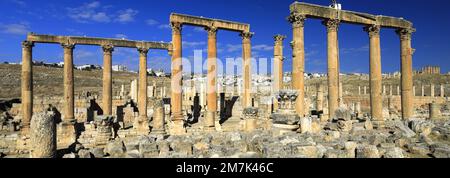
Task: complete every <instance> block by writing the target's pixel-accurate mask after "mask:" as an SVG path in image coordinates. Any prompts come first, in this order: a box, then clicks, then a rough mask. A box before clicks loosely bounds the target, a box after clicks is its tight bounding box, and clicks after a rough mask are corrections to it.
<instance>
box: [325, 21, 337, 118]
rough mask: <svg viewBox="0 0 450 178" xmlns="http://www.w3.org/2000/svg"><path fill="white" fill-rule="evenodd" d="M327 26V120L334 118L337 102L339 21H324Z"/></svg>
mask: <svg viewBox="0 0 450 178" xmlns="http://www.w3.org/2000/svg"><path fill="white" fill-rule="evenodd" d="M324 25H326V26H327V41H328V42H327V44H328V108H329V118H334V116H335V111H336V109H337V108H338V101H339V88H338V86H339V73H338V71H339V70H338V48H337V45H338V41H337V31H338V26H339V20H335V19H329V20H326V21H324Z"/></svg>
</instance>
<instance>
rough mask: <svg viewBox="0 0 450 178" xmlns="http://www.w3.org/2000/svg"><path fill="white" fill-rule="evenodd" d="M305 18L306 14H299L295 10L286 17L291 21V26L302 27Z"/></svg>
mask: <svg viewBox="0 0 450 178" xmlns="http://www.w3.org/2000/svg"><path fill="white" fill-rule="evenodd" d="M305 20H306V15H303V14H299V13H297V12H293V13H291V15H290V16H289V17H288V21H289V22H290V23H292V26H293V27H304V25H305Z"/></svg>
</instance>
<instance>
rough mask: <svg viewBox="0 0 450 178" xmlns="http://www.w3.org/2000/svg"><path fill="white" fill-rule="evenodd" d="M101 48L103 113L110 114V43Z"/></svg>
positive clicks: (111, 48) (111, 50) (112, 49)
mask: <svg viewBox="0 0 450 178" xmlns="http://www.w3.org/2000/svg"><path fill="white" fill-rule="evenodd" d="M102 48H103V115H112V52H113V51H114V47H113V46H112V45H104V46H102Z"/></svg>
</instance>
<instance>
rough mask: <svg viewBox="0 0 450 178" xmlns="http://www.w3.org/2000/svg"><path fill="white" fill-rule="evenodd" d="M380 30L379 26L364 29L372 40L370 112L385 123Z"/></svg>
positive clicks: (374, 118)
mask: <svg viewBox="0 0 450 178" xmlns="http://www.w3.org/2000/svg"><path fill="white" fill-rule="evenodd" d="M380 29H381V28H380V26H379V25H372V26H368V27H365V28H364V30H365V31H366V32H368V33H369V38H370V76H369V77H370V110H371V115H372V120H375V121H383V98H382V95H381V92H382V91H381V87H382V78H381V77H382V74H381V49H380Z"/></svg>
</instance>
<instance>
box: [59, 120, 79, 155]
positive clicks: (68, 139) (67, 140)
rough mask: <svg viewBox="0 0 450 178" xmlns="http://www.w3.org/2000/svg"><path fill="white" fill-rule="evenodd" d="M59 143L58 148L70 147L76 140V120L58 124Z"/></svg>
mask: <svg viewBox="0 0 450 178" xmlns="http://www.w3.org/2000/svg"><path fill="white" fill-rule="evenodd" d="M56 130H57V137H56V138H57V145H58V149H61V148H68V147H69V146H71V145H72V144H73V143H75V142H76V139H77V132H76V128H75V122H73V121H63V122H61V123H59V124H58V125H57V129H56Z"/></svg>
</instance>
